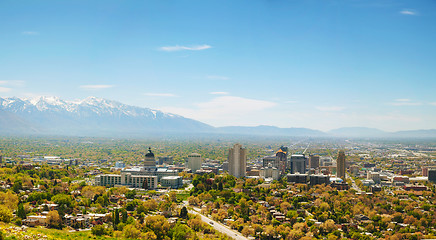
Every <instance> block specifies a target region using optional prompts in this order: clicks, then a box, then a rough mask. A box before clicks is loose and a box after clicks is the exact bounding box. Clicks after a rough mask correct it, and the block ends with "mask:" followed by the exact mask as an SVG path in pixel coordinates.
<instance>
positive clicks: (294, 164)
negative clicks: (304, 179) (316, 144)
mask: <svg viewBox="0 0 436 240" xmlns="http://www.w3.org/2000/svg"><path fill="white" fill-rule="evenodd" d="M306 160H307V159H306V156H304V154H293V155H291V159H290V164H289V165H290V170H291V173H306Z"/></svg>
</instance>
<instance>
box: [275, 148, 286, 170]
mask: <svg viewBox="0 0 436 240" xmlns="http://www.w3.org/2000/svg"><path fill="white" fill-rule="evenodd" d="M276 159H277V163H278V166H277V167H276V168H278V169H279V172H280V175H284V174H285V172H286V169H287V168H288V148H287V147H283V146H281V147H280V149H279V150H278V151H277V153H276Z"/></svg>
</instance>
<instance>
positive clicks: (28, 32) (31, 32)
mask: <svg viewBox="0 0 436 240" xmlns="http://www.w3.org/2000/svg"><path fill="white" fill-rule="evenodd" d="M21 34H23V35H39V32H35V31H24V32H21Z"/></svg>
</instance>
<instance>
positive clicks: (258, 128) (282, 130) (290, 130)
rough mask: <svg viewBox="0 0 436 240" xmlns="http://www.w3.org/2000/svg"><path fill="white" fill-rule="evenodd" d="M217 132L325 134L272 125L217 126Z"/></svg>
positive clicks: (311, 130) (304, 135)
mask: <svg viewBox="0 0 436 240" xmlns="http://www.w3.org/2000/svg"><path fill="white" fill-rule="evenodd" d="M217 132H219V133H226V134H232V133H233V134H234V133H238V134H244V135H268V136H271V135H276V136H296V137H325V136H327V134H326V133H325V132H322V131H319V130H313V129H309V128H279V127H274V126H266V125H260V126H256V127H242V126H234V127H219V128H217Z"/></svg>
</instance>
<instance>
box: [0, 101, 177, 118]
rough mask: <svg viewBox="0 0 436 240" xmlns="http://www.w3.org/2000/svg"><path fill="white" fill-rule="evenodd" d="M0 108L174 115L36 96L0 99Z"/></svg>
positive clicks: (110, 103)
mask: <svg viewBox="0 0 436 240" xmlns="http://www.w3.org/2000/svg"><path fill="white" fill-rule="evenodd" d="M0 107H1V108H3V109H5V110H7V109H9V110H12V111H14V112H17V111H23V110H25V109H28V110H30V109H32V108H36V109H37V110H38V111H55V112H64V111H65V112H69V113H73V114H81V113H80V112H82V111H83V110H84V109H88V110H87V111H91V112H94V113H95V114H97V115H120V114H121V115H125V116H130V117H139V116H144V117H146V116H148V117H151V118H152V119H157V118H160V117H164V118H168V117H169V118H174V117H176V115H174V114H168V113H163V112H161V111H159V110H152V109H149V108H142V107H135V106H130V105H125V104H122V103H120V102H117V101H111V100H106V99H103V98H98V97H93V96H91V97H87V98H85V99H83V100H75V101H64V100H62V99H60V98H59V97H54V96H38V97H33V98H22V99H20V98H16V97H14V98H4V99H1V98H0ZM28 110H26V111H28Z"/></svg>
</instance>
